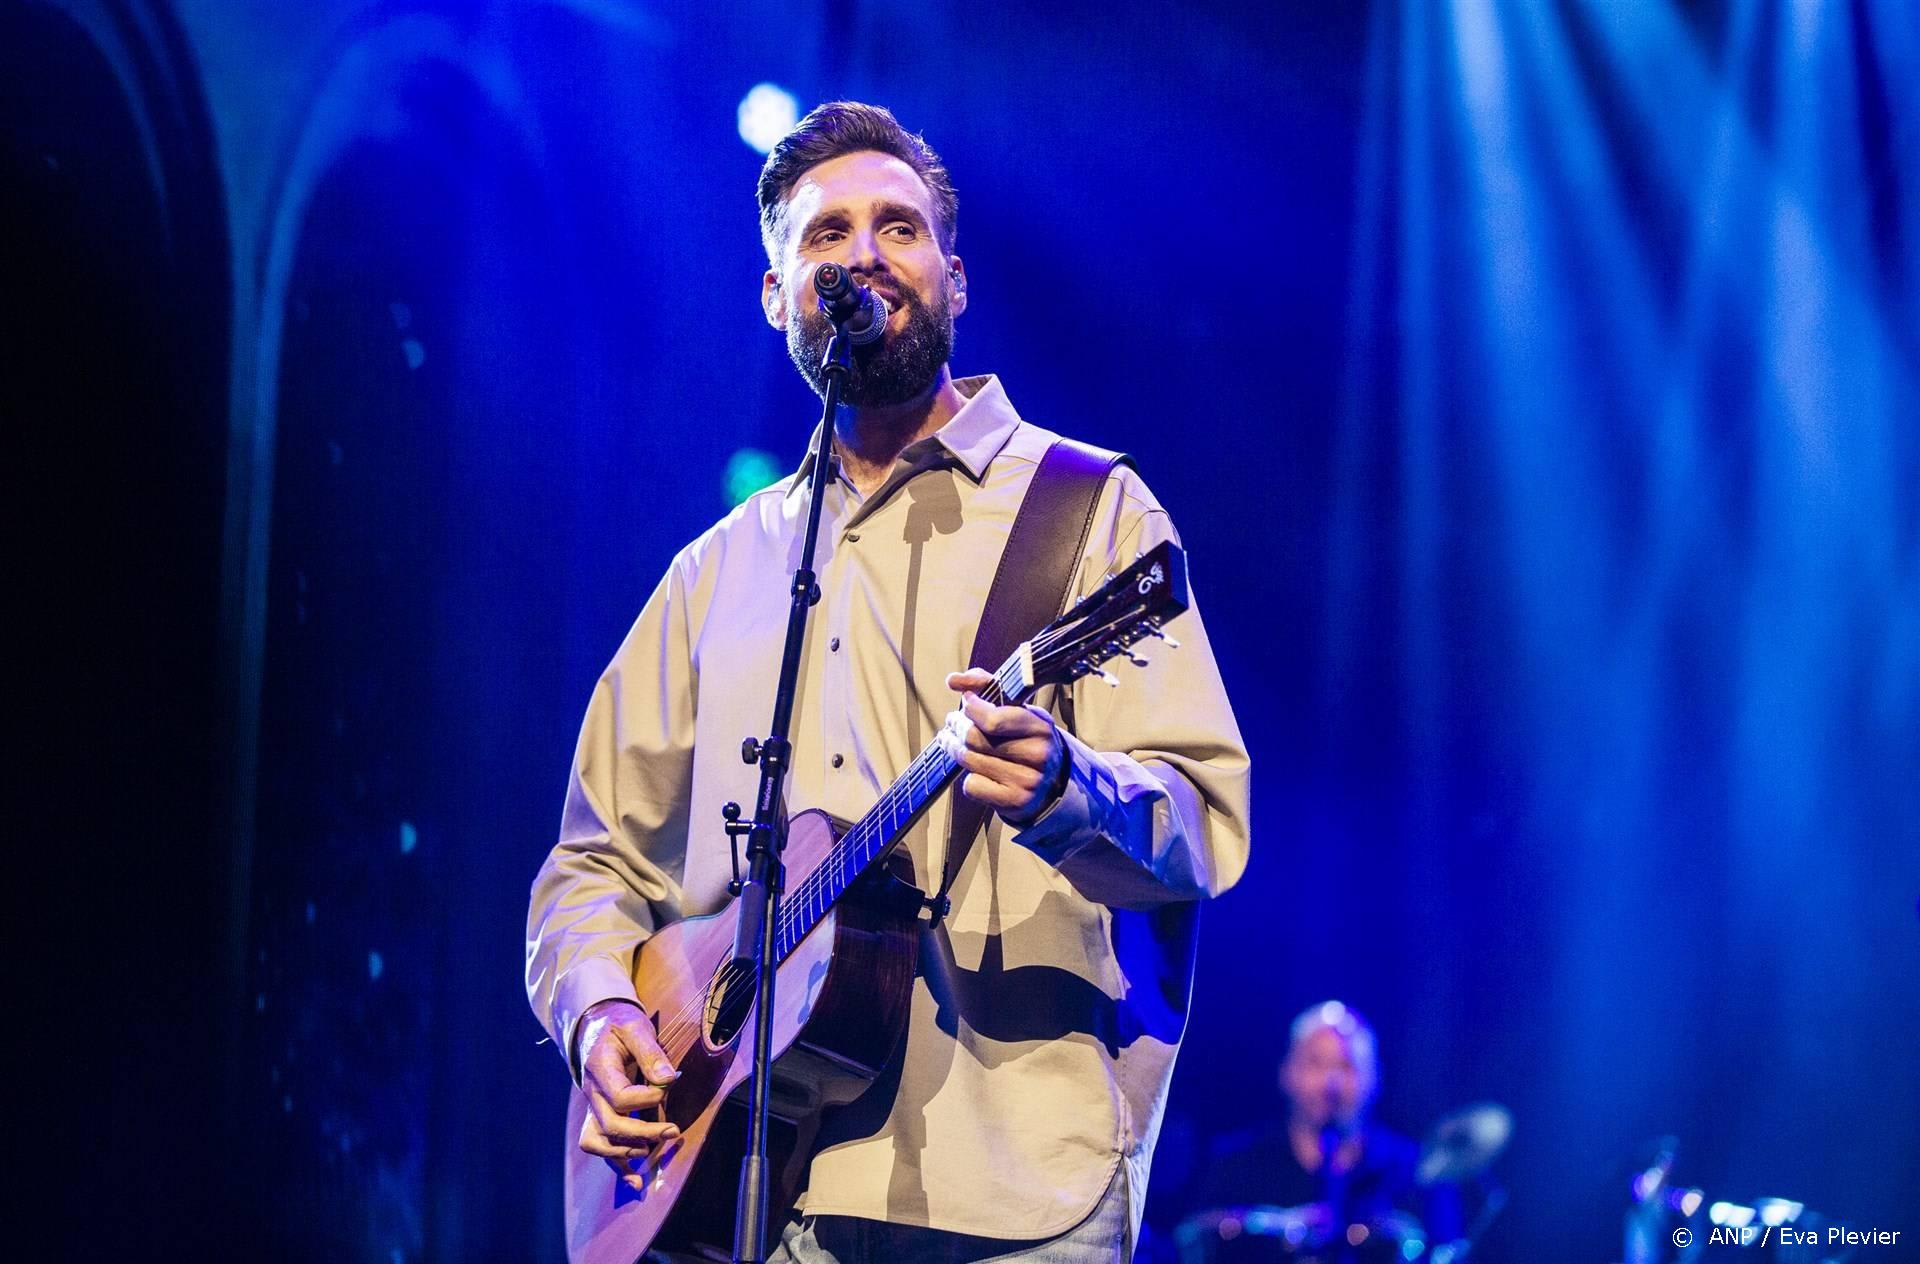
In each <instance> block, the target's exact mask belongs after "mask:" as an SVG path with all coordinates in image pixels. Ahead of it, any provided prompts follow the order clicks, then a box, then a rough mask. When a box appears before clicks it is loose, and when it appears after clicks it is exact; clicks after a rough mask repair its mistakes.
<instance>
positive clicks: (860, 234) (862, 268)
mask: <svg viewBox="0 0 1920 1264" xmlns="http://www.w3.org/2000/svg"><path fill="white" fill-rule="evenodd" d="M881 267H882V264H881V261H880V238H879V236H878V235H877V234H876V233H875V232H874V231H873V230H872V229H871V228H863V229H860V230H859V231H857V232H855V233H854V234H853V235H852V236H851V237H850V238H848V240H847V271H849V272H861V273H872V272H876V271H878V270H879V269H880V268H881Z"/></svg>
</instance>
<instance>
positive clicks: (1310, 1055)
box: [1280, 1027, 1372, 1129]
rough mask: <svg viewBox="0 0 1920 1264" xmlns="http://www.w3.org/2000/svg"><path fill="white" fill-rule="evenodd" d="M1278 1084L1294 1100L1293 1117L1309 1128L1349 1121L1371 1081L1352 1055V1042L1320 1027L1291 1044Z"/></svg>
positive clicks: (1348, 1123)
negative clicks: (1291, 1048)
mask: <svg viewBox="0 0 1920 1264" xmlns="http://www.w3.org/2000/svg"><path fill="white" fill-rule="evenodd" d="M1280 1087H1281V1088H1282V1089H1283V1090H1285V1092H1286V1094H1287V1097H1288V1099H1289V1100H1290V1101H1291V1102H1292V1103H1293V1117H1294V1119H1296V1120H1298V1121H1299V1122H1300V1123H1303V1124H1306V1125H1308V1126H1309V1127H1312V1128H1316V1129H1319V1128H1325V1127H1327V1126H1328V1125H1329V1124H1334V1123H1338V1124H1340V1125H1342V1126H1346V1125H1350V1124H1351V1123H1352V1122H1353V1121H1354V1120H1355V1119H1356V1118H1357V1117H1358V1116H1359V1114H1360V1108H1361V1107H1362V1106H1364V1105H1365V1104H1366V1095H1367V1093H1368V1092H1369V1091H1370V1089H1371V1087H1372V1086H1371V1085H1369V1084H1368V1083H1367V1082H1366V1076H1365V1075H1364V1074H1363V1073H1362V1070H1361V1068H1360V1066H1359V1065H1358V1064H1357V1063H1356V1061H1355V1060H1354V1056H1353V1046H1352V1043H1351V1042H1350V1041H1348V1040H1347V1038H1346V1037H1344V1036H1342V1035H1341V1034H1340V1033H1339V1032H1337V1031H1335V1030H1334V1029H1333V1028H1331V1027H1321V1028H1318V1029H1317V1030H1315V1031H1314V1032H1313V1034H1312V1035H1310V1036H1308V1037H1307V1038H1306V1039H1304V1040H1302V1041H1301V1042H1300V1043H1299V1044H1298V1045H1296V1046H1294V1049H1293V1052H1292V1053H1291V1054H1289V1055H1288V1056H1287V1060H1286V1062H1284V1063H1283V1064H1281V1067H1280Z"/></svg>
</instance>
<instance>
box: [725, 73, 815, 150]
mask: <svg viewBox="0 0 1920 1264" xmlns="http://www.w3.org/2000/svg"><path fill="white" fill-rule="evenodd" d="M739 116H740V139H741V140H744V141H745V142H747V144H749V145H751V146H753V149H754V151H755V152H756V153H762V154H764V153H767V152H769V151H770V150H772V148H773V147H774V146H775V145H777V144H779V143H780V138H781V137H783V136H785V135H786V134H787V133H788V132H790V131H792V130H793V126H794V124H795V123H798V122H799V121H800V103H799V102H798V101H796V100H794V97H793V93H791V92H788V91H787V90H786V89H785V88H782V87H780V86H779V85H778V84H772V83H756V84H754V85H753V87H751V88H749V89H747V95H746V96H744V97H741V98H740V111H739Z"/></svg>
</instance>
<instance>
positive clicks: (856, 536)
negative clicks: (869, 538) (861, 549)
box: [847, 531, 860, 544]
mask: <svg viewBox="0 0 1920 1264" xmlns="http://www.w3.org/2000/svg"><path fill="white" fill-rule="evenodd" d="M847 543H848V544H858V543H860V533H859V532H858V531H849V532H847Z"/></svg>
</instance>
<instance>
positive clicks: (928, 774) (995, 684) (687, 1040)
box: [657, 627, 1074, 1062]
mask: <svg viewBox="0 0 1920 1264" xmlns="http://www.w3.org/2000/svg"><path fill="white" fill-rule="evenodd" d="M1073 630H1074V629H1073V628H1071V627H1064V628H1059V629H1054V630H1049V631H1046V632H1042V633H1041V634H1040V635H1039V636H1036V637H1035V638H1034V639H1033V641H1032V642H1031V645H1030V648H1031V652H1032V654H1033V658H1034V660H1035V663H1036V666H1038V665H1039V664H1040V662H1041V660H1043V659H1046V660H1051V658H1052V657H1054V653H1053V652H1054V648H1055V646H1056V645H1057V644H1058V643H1059V642H1060V641H1061V640H1063V639H1066V638H1067V637H1068V636H1069V634H1071V633H1072V632H1073ZM1018 666H1019V660H1018V656H1014V657H1010V658H1009V659H1008V660H1007V662H1006V663H1004V664H1003V665H1002V666H1001V669H1000V671H999V672H997V673H995V675H994V678H993V681H992V685H991V686H990V689H991V691H992V693H993V694H998V695H999V697H998V698H993V697H990V696H989V699H988V700H989V701H994V702H998V701H1002V700H1004V699H1005V698H1006V697H1007V695H1008V692H1009V690H1010V689H1011V688H1012V685H1013V680H1012V679H1008V678H1009V677H1013V676H1014V674H1015V671H1016V669H1017V668H1018ZM1035 674H1036V675H1038V674H1040V673H1039V672H1038V671H1036V673H1035ZM983 696H988V695H987V693H986V691H985V690H983ZM944 754H946V752H945V749H944V748H943V747H942V746H940V745H939V743H938V741H937V740H936V741H935V742H934V743H931V744H929V745H928V746H927V747H926V748H924V749H923V750H922V752H921V754H920V755H918V756H916V757H915V759H914V761H913V764H912V765H910V766H909V768H908V773H907V775H906V776H904V777H902V778H901V779H900V780H899V781H898V782H896V783H895V784H894V785H893V786H892V787H889V789H888V790H887V791H886V793H884V794H883V795H882V796H881V798H880V800H879V801H878V802H877V803H876V804H875V805H874V807H872V808H871V809H869V810H868V811H867V813H866V814H865V815H864V816H862V817H861V819H860V821H858V822H856V823H855V825H854V826H853V828H851V829H849V830H848V831H847V833H846V835H845V836H843V838H842V839H840V840H839V841H837V842H836V843H835V844H834V845H833V847H832V848H830V849H829V850H828V852H827V854H826V856H824V857H823V858H822V860H821V862H820V864H819V865H817V866H815V867H814V869H813V870H812V871H811V872H810V873H809V874H808V875H807V877H806V878H805V879H803V880H802V881H801V883H800V885H799V886H798V887H796V888H795V889H794V893H793V895H792V896H791V897H789V902H788V903H786V904H785V905H784V906H783V912H782V915H781V918H780V923H779V925H778V926H777V927H776V928H775V935H776V941H775V942H776V947H777V948H783V949H784V950H783V951H781V953H780V957H781V960H782V961H784V960H785V959H786V957H788V956H790V955H791V954H792V952H793V951H794V949H797V948H798V947H799V945H800V942H801V941H802V940H803V939H805V938H806V936H807V935H808V934H809V933H811V931H812V930H813V927H814V926H817V925H818V919H817V918H814V917H813V913H812V911H811V910H812V903H811V902H812V901H814V900H815V899H816V898H817V897H819V896H820V895H821V894H822V893H823V891H824V890H825V889H826V887H827V886H828V885H830V883H831V882H832V881H835V880H839V881H841V882H842V886H841V890H840V891H838V892H835V893H833V894H832V895H831V896H830V897H828V898H827V899H826V900H824V901H822V902H821V906H820V908H819V915H820V916H821V917H824V916H825V915H826V912H827V911H828V909H830V908H831V907H832V905H833V904H834V903H835V902H837V901H838V899H839V897H840V895H841V894H844V892H845V889H846V886H847V885H850V884H851V877H850V876H849V874H851V875H852V876H858V874H859V873H861V872H863V871H864V870H865V868H866V866H867V865H868V864H871V863H872V861H873V859H874V856H871V855H862V854H860V853H861V852H862V851H863V850H864V848H865V840H864V835H866V834H869V833H872V832H873V831H872V830H871V829H867V828H865V827H866V826H867V825H868V824H869V823H870V822H875V821H881V822H884V821H885V820H887V819H888V818H889V817H890V816H891V815H892V814H893V810H894V809H895V808H897V807H902V806H906V805H905V804H904V803H903V802H902V800H903V799H904V800H908V801H911V800H913V799H915V798H917V797H919V796H921V795H922V794H924V793H925V792H926V791H928V790H930V789H931V788H933V787H934V786H936V785H938V783H940V782H941V781H943V780H945V779H946V778H947V777H948V776H950V775H951V774H952V773H954V772H955V771H957V770H959V769H960V768H962V767H963V766H962V765H961V764H960V763H959V762H958V761H957V760H951V759H949V760H941V759H939V758H937V756H939V755H944ZM942 763H945V764H946V765H947V766H946V767H940V766H939V765H940V764H942ZM856 835H858V836H862V837H861V838H859V839H858V840H856ZM849 844H851V845H849ZM878 850H879V849H878V848H876V849H875V855H877V854H878ZM849 860H854V861H855V863H854V864H853V865H849V864H848V863H847V862H848V861H849ZM830 872H833V873H834V874H835V877H834V878H829V877H828V874H829V873H830ZM809 920H811V922H812V924H811V925H808V926H806V927H805V929H801V928H800V927H801V923H803V922H807V921H809ZM789 941H791V943H790V945H789ZM706 1001H707V998H706V995H705V993H704V992H703V993H702V994H701V995H700V996H697V997H694V998H690V999H689V1000H688V1001H687V1003H686V1004H684V1005H683V1006H682V1007H681V1008H680V1010H679V1011H678V1012H676V1013H675V1014H674V1015H672V1016H671V1017H670V1018H669V1019H668V1020H667V1021H666V1022H664V1023H663V1024H661V1026H660V1028H659V1030H658V1032H657V1039H658V1040H659V1041H660V1044H661V1048H662V1051H663V1052H668V1055H669V1057H670V1058H671V1059H672V1060H673V1061H675V1062H678V1061H679V1060H680V1058H682V1057H684V1056H685V1054H686V1053H687V1052H688V1051H689V1050H691V1049H692V1047H693V1040H694V1039H695V1038H698V1036H699V1035H700V1033H701V1030H702V1028H703V1027H704V1026H705V1023H704V1021H703V1020H704V1011H705V1009H706ZM695 1011H701V1014H700V1016H699V1017H698V1018H696V1015H695ZM683 1041H684V1044H683V1043H682V1042H683ZM674 1046H679V1048H678V1052H672V1051H671V1049H672V1047H674Z"/></svg>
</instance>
